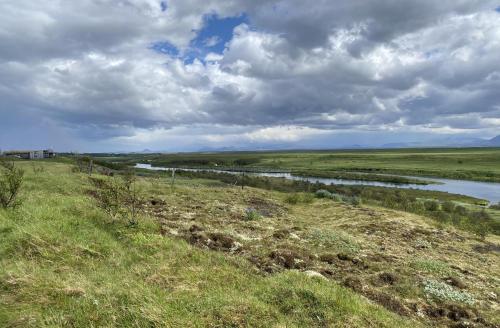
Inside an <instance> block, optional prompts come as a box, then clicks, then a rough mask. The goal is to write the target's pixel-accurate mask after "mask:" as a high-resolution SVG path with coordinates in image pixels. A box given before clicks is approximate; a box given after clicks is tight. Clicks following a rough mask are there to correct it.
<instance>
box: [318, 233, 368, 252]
mask: <svg viewBox="0 0 500 328" xmlns="http://www.w3.org/2000/svg"><path fill="white" fill-rule="evenodd" d="M309 240H310V241H311V242H312V243H313V244H316V245H323V246H326V247H331V248H333V249H335V250H336V251H339V252H342V253H347V254H354V253H357V252H359V249H360V246H359V244H358V243H357V242H356V241H355V240H354V239H353V238H352V237H351V236H349V235H348V234H346V233H344V232H341V231H332V230H314V231H313V232H312V233H311V235H310V236H309Z"/></svg>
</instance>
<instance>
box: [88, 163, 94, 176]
mask: <svg viewBox="0 0 500 328" xmlns="http://www.w3.org/2000/svg"><path fill="white" fill-rule="evenodd" d="M93 166H94V161H93V160H90V161H89V175H92V169H93Z"/></svg>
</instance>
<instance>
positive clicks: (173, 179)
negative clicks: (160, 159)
mask: <svg viewBox="0 0 500 328" xmlns="http://www.w3.org/2000/svg"><path fill="white" fill-rule="evenodd" d="M174 184H175V169H172V188H173V187H174Z"/></svg>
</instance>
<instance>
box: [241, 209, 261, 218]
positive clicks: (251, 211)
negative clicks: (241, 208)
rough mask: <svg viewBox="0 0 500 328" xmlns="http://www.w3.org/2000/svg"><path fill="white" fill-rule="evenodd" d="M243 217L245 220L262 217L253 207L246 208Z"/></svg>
mask: <svg viewBox="0 0 500 328" xmlns="http://www.w3.org/2000/svg"><path fill="white" fill-rule="evenodd" d="M245 219H246V220H247V221H255V220H259V219H262V215H260V213H259V211H257V210H255V209H253V208H247V209H246V210H245Z"/></svg>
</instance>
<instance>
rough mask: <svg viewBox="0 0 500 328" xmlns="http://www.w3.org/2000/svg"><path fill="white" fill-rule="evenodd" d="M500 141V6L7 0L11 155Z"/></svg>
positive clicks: (350, 0) (1, 95) (5, 63)
mask: <svg viewBox="0 0 500 328" xmlns="http://www.w3.org/2000/svg"><path fill="white" fill-rule="evenodd" d="M498 134H500V0H494V1H490V0H440V1H436V0H376V1H375V0H315V1H304V0H252V1H247V0H167V1H157V0H79V1H70V0H47V1H32V0H0V148H1V149H8V148H39V147H54V148H55V149H57V150H61V151H62V150H64V151H66V150H78V151H137V150H142V149H145V148H148V149H153V150H165V151H182V150H199V149H210V148H214V149H216V148H224V147H233V148H234V147H236V148H241V149H251V148H254V149H263V148H266V149H267V148H335V147H343V146H349V145H354V144H360V145H366V146H376V145H381V144H384V143H393V142H405V141H426V140H434V139H436V138H445V137H446V138H448V137H450V136H451V137H456V136H459V137H462V136H463V137H481V138H490V137H493V136H495V135H498Z"/></svg>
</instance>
